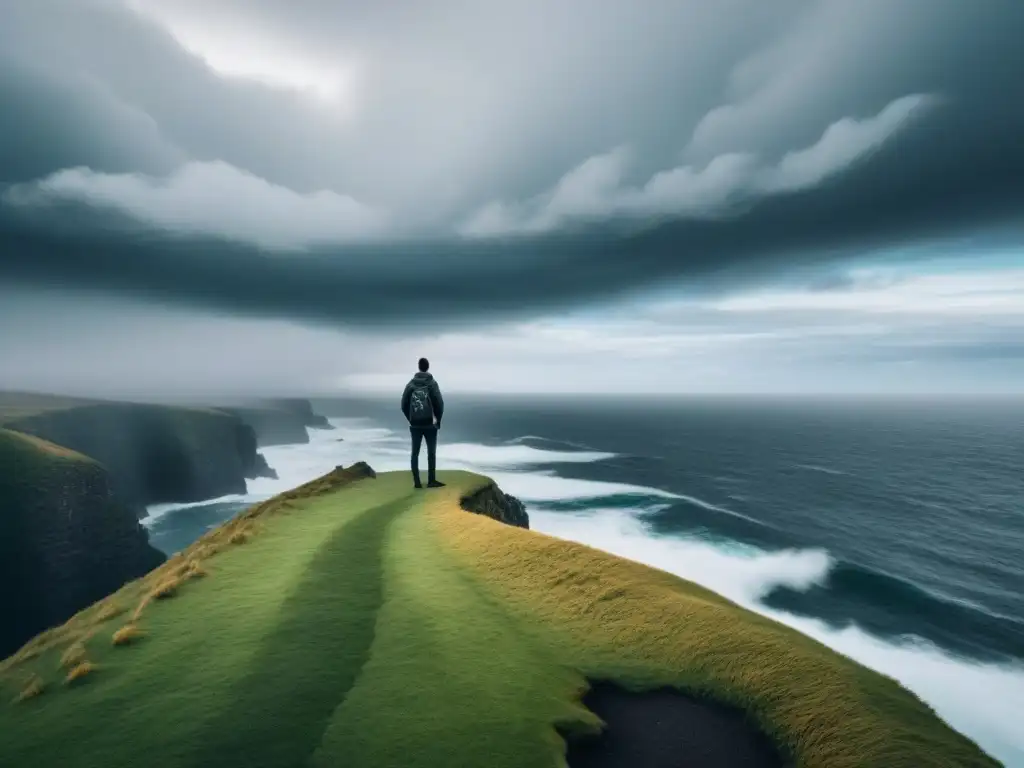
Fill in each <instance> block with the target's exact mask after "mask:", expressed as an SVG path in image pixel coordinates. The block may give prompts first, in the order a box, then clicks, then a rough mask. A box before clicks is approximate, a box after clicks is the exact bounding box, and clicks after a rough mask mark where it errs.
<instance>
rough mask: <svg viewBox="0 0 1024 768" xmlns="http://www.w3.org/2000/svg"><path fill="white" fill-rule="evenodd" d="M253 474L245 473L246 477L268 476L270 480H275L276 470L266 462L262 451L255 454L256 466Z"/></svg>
mask: <svg viewBox="0 0 1024 768" xmlns="http://www.w3.org/2000/svg"><path fill="white" fill-rule="evenodd" d="M255 472H256V474H255V475H246V477H248V478H250V479H251V478H254V477H269V478H270V479H271V480H277V470H276V469H274V468H273V467H271V466H270V465H269V464H267V459H266V457H265V456H264V455H263V454H262V453H257V454H256V467H255Z"/></svg>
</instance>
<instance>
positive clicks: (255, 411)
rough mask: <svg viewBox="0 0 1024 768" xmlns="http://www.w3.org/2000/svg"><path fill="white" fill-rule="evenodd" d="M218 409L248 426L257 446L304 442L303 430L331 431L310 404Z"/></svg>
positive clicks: (296, 402) (270, 402)
mask: <svg viewBox="0 0 1024 768" xmlns="http://www.w3.org/2000/svg"><path fill="white" fill-rule="evenodd" d="M221 410H223V411H225V412H226V413H230V414H233V415H235V416H237V417H238V418H239V419H241V420H242V421H243V422H245V423H246V424H248V425H250V426H251V427H252V428H253V429H254V430H255V432H256V439H257V442H258V444H259V446H260V447H266V446H268V445H293V444H296V443H308V442H309V431H308V429H307V428H313V429H334V427H332V426H331V424H330V422H328V421H327V418H326V417H325V416H321V415H320V414H318V413H315V412H314V411H313V405H312V403H310V402H309V401H308V400H300V399H295V398H293V399H278V400H262V401H259V402H254V403H243V404H236V405H231V406H227V407H224V408H221Z"/></svg>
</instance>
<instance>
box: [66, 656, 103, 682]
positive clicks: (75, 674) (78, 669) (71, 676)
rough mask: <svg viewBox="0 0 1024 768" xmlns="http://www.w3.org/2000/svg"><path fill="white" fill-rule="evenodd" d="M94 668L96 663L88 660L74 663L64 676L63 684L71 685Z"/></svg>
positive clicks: (79, 680) (89, 673)
mask: <svg viewBox="0 0 1024 768" xmlns="http://www.w3.org/2000/svg"><path fill="white" fill-rule="evenodd" d="M95 670H96V665H95V664H93V663H92V662H91V661H89V660H85V661H83V662H81V663H80V664H77V665H75V666H74V667H73V668H72V669H71V671H70V672H68V676H67V677H65V678H64V684H65V685H73V684H74V683H78V682H81V681H82V680H84V679H85V678H87V677H88V676H89V675H91V674H92V673H93V672H94V671H95Z"/></svg>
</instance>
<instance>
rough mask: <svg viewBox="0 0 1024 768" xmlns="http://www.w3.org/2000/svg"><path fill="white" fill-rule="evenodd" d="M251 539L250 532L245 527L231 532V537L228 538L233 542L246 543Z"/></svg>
mask: <svg viewBox="0 0 1024 768" xmlns="http://www.w3.org/2000/svg"><path fill="white" fill-rule="evenodd" d="M248 540H249V532H248V531H247V530H245V529H244V528H240V529H239V530H237V531H235V532H234V533H232V534H231V538H229V539H228V541H229V542H231V543H232V544H245V542H247V541H248Z"/></svg>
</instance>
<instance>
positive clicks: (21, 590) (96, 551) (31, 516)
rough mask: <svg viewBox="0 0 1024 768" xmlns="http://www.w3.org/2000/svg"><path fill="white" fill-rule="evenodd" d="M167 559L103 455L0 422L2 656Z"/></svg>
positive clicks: (0, 654)
mask: <svg viewBox="0 0 1024 768" xmlns="http://www.w3.org/2000/svg"><path fill="white" fill-rule="evenodd" d="M163 561H164V556H163V554H162V553H160V552H159V551H157V550H156V549H154V548H153V547H152V546H150V544H149V541H148V537H147V534H146V531H145V529H144V528H142V526H141V525H140V524H139V521H138V515H137V511H136V510H135V509H133V508H132V507H131V506H129V505H127V504H125V503H123V502H121V501H120V500H118V499H116V498H115V497H114V495H113V492H112V484H111V478H110V476H109V474H108V473H107V472H106V471H105V470H104V468H103V467H102V466H100V464H98V463H97V462H96V461H93V460H92V459H89V458H87V457H85V456H82V455H80V454H77V453H75V452H73V451H70V450H67V449H66V448H62V447H60V446H57V445H53V444H51V443H48V442H46V441H43V440H39V439H37V438H34V437H31V436H28V435H22V434H18V433H17V432H11V431H8V430H4V429H0V605H2V606H3V611H4V617H3V621H0V658H3V657H4V656H7V655H9V654H10V653H11V652H13V651H14V650H16V649H17V648H18V647H19V646H20V645H21V644H22V643H24V642H25V641H26V640H28V639H29V638H31V637H32V636H33V635H35V634H37V633H39V632H41V631H43V630H45V629H47V628H49V627H52V626H55V625H58V624H60V623H62V622H63V621H65V620H66V619H67V618H69V617H70V616H71V615H73V614H74V613H75V612H76V611H78V610H80V609H82V608H83V607H85V606H87V605H89V604H90V603H93V602H94V601H96V600H98V599H100V598H102V597H104V596H106V595H108V594H110V593H111V592H113V591H115V590H116V589H118V588H119V587H120V586H121V585H122V584H124V583H125V582H127V581H130V580H132V579H134V578H137V577H139V576H141V575H142V574H144V573H147V572H148V571H150V570H151V569H153V568H155V567H157V566H158V565H160V564H161V563H162V562H163Z"/></svg>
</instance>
